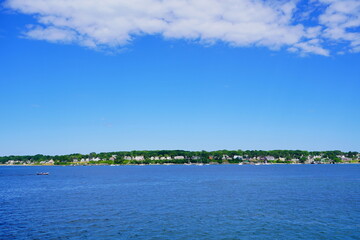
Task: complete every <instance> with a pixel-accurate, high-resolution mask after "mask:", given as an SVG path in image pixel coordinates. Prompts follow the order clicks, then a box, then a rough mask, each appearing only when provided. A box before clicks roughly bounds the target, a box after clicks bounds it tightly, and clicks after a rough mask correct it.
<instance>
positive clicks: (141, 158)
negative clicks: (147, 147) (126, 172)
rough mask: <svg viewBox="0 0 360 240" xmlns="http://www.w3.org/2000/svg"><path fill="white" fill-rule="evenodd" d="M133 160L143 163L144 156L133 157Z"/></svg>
mask: <svg viewBox="0 0 360 240" xmlns="http://www.w3.org/2000/svg"><path fill="white" fill-rule="evenodd" d="M133 159H134V160H135V161H144V160H145V158H144V156H135V157H133Z"/></svg>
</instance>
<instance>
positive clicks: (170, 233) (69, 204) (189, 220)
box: [0, 165, 360, 240]
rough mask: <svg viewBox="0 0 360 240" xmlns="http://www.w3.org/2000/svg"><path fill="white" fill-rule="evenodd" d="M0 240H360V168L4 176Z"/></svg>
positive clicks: (29, 170) (57, 170) (124, 169)
mask: <svg viewBox="0 0 360 240" xmlns="http://www.w3.org/2000/svg"><path fill="white" fill-rule="evenodd" d="M45 171H46V172H50V175H49V176H37V175H35V173H36V172H45ZM0 239H341V240H343V239H360V165H278V166H274V165H267V166H238V165H219V166H180V165H179V166H115V167H111V166H90V167H0Z"/></svg>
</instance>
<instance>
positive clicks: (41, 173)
mask: <svg viewBox="0 0 360 240" xmlns="http://www.w3.org/2000/svg"><path fill="white" fill-rule="evenodd" d="M36 175H49V173H48V172H38V173H36Z"/></svg>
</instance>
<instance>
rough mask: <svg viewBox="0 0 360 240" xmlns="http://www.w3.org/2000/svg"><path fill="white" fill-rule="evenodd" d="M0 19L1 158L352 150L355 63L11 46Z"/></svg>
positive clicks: (154, 42) (11, 31) (276, 54)
mask: <svg viewBox="0 0 360 240" xmlns="http://www.w3.org/2000/svg"><path fill="white" fill-rule="evenodd" d="M35 21H36V20H34V18H33V17H32V16H31V15H24V14H21V13H14V12H8V11H4V10H3V11H2V12H1V15H0V48H1V51H0V53H1V55H0V56H1V57H0V91H1V94H0V113H1V115H0V155H12V154H14V155H15V154H16V155H18V154H19V155H23V154H37V153H43V154H67V153H74V152H80V153H88V152H101V151H118V150H151V149H185V150H216V149H243V150H245V149H259V150H269V149H303V150H344V151H349V150H352V151H360V54H359V53H344V54H330V55H329V56H323V55H317V54H307V55H301V54H298V53H293V52H289V51H288V50H286V49H283V48H280V49H272V50H271V49H269V48H268V47H264V46H260V47H255V46H246V47H235V46H230V45H229V44H227V43H224V42H222V41H219V42H218V43H215V44H203V43H199V42H194V41H191V40H188V39H181V38H178V39H164V37H163V36H161V35H159V34H152V35H151V34H150V35H143V36H137V37H135V38H134V39H133V40H132V41H131V42H130V43H129V44H126V45H124V46H121V47H119V48H117V49H121V51H119V52H116V53H115V52H114V51H109V50H99V49H91V48H87V47H83V46H79V45H78V44H76V43H73V44H71V43H70V44H63V43H58V42H56V43H54V42H49V41H45V40H36V39H30V38H28V37H22V35H21V34H22V32H23V31H24V29H25V26H26V25H27V24H34V23H35Z"/></svg>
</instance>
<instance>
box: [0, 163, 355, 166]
mask: <svg viewBox="0 0 360 240" xmlns="http://www.w3.org/2000/svg"><path fill="white" fill-rule="evenodd" d="M354 164H355V165H356V164H360V163H359V162H352V163H351V162H347V163H314V164H312V163H267V164H261V163H260V164H238V163H220V164H219V163H217V164H211V163H209V164H176V163H165V164H68V165H45V164H37V165H36V164H14V165H9V164H0V167H92V166H109V167H116V166H176V165H178V166H219V165H239V166H269V165H354Z"/></svg>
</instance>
